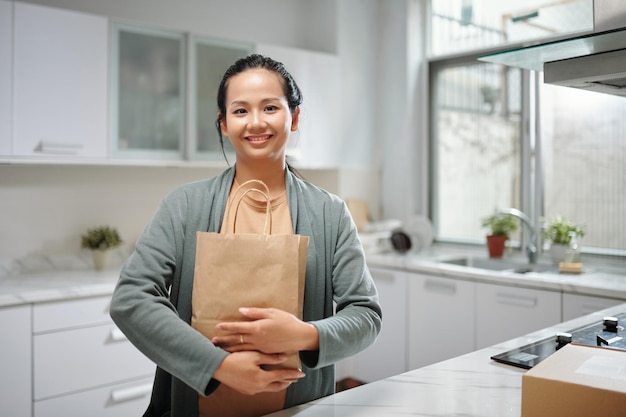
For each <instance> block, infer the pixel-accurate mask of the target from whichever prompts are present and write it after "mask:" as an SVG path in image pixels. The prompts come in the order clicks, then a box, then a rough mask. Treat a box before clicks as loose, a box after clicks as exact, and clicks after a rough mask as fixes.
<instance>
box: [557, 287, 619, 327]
mask: <svg viewBox="0 0 626 417" xmlns="http://www.w3.org/2000/svg"><path fill="white" fill-rule="evenodd" d="M623 302H624V300H616V299H614V298H604V297H595V296H591V295H580V294H568V293H563V321H567V320H571V319H575V318H577V317H581V316H584V315H587V314H591V313H595V312H596V311H599V310H604V309H605V308H609V307H611V306H614V305H617V304H621V303H623Z"/></svg>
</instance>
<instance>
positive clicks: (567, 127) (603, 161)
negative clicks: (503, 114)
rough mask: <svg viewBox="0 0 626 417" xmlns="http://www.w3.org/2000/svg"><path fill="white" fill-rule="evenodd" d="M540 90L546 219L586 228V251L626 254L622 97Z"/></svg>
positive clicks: (625, 104)
mask: <svg viewBox="0 0 626 417" xmlns="http://www.w3.org/2000/svg"><path fill="white" fill-rule="evenodd" d="M540 88H541V89H540V95H541V112H540V115H541V154H542V159H543V176H544V214H545V217H546V218H548V219H549V218H551V217H553V216H556V215H562V216H565V217H567V218H568V219H570V220H572V221H573V222H575V223H577V224H581V225H584V231H585V236H584V237H583V238H581V239H580V244H581V246H583V247H584V248H585V249H586V250H591V251H598V252H601V253H614V254H626V163H625V162H626V140H624V132H626V118H625V117H624V114H626V99H624V97H618V96H612V95H608V94H600V93H594V92H589V91H584V90H579V89H575V88H567V87H560V86H554V85H550V84H543V83H542V84H541V87H540Z"/></svg>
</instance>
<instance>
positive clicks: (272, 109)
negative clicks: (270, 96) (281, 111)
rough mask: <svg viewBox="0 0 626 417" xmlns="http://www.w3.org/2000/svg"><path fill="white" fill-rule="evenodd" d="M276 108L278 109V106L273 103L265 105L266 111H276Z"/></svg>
mask: <svg viewBox="0 0 626 417" xmlns="http://www.w3.org/2000/svg"><path fill="white" fill-rule="evenodd" d="M276 110H278V106H274V105H273V104H270V105H268V106H265V111H276Z"/></svg>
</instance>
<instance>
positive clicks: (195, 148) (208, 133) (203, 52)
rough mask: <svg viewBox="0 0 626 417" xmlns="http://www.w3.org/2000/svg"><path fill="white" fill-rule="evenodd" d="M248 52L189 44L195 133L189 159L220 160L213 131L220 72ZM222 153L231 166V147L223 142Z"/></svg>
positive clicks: (203, 43)
mask: <svg viewBox="0 0 626 417" xmlns="http://www.w3.org/2000/svg"><path fill="white" fill-rule="evenodd" d="M251 51H252V46H251V45H246V44H239V43H226V42H216V41H211V40H207V39H195V40H194V43H193V54H194V57H193V58H194V59H193V61H194V65H193V69H194V76H193V85H192V88H191V89H192V91H193V95H194V101H195V103H194V104H195V106H192V107H195V113H194V114H193V118H194V122H193V123H192V125H193V128H194V129H195V132H194V133H192V134H191V137H192V142H191V143H192V149H191V158H192V159H206V160H213V159H220V160H221V159H222V158H223V155H222V148H221V146H220V143H219V137H218V134H217V130H216V127H215V121H216V119H217V101H216V97H217V89H218V87H219V84H220V82H221V81H222V77H223V75H224V72H225V71H226V70H227V69H228V67H229V66H231V65H232V64H233V63H234V62H235V61H236V60H237V59H239V58H242V57H244V56H246V55H248V54H250V53H251ZM224 150H225V151H226V153H227V155H228V159H229V161H230V162H231V163H232V162H234V156H231V155H234V153H233V149H232V146H230V142H229V141H228V139H227V138H224Z"/></svg>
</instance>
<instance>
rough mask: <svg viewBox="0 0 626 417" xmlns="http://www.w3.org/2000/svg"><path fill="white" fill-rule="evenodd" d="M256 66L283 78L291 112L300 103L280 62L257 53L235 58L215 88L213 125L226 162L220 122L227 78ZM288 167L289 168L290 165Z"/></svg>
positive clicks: (297, 92)
mask: <svg viewBox="0 0 626 417" xmlns="http://www.w3.org/2000/svg"><path fill="white" fill-rule="evenodd" d="M257 68H262V69H266V70H269V71H273V72H275V73H276V74H278V75H280V76H281V78H282V80H283V83H282V84H283V93H284V94H285V97H286V98H287V104H288V106H289V110H290V111H291V112H292V113H293V112H295V111H296V108H297V107H298V106H299V105H300V104H302V93H301V92H300V88H299V87H298V85H297V84H296V81H295V80H294V79H293V77H292V76H291V74H289V72H288V71H287V70H286V69H285V66H284V65H283V64H282V63H280V62H278V61H275V60H273V59H272V58H269V57H266V56H263V55H259V54H252V55H248V56H247V57H245V58H241V59H239V60H237V61H236V62H235V63H234V64H233V65H231V66H230V67H229V68H228V69H227V70H226V72H225V73H224V77H223V78H222V81H221V82H220V86H219V88H218V90H217V109H218V111H219V115H218V116H217V120H216V121H215V127H216V128H217V134H218V136H219V139H220V146H221V148H222V154H223V155H224V158H225V159H226V162H228V158H226V152H225V151H224V138H223V137H222V129H221V127H220V122H221V120H222V118H223V117H225V115H226V88H227V87H228V80H230V78H231V77H233V76H234V75H237V74H240V73H242V72H244V71H247V70H251V69H257ZM289 168H290V169H291V167H289Z"/></svg>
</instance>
